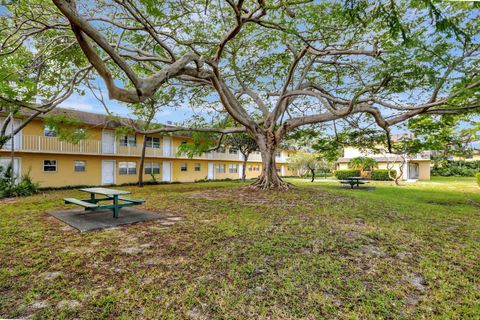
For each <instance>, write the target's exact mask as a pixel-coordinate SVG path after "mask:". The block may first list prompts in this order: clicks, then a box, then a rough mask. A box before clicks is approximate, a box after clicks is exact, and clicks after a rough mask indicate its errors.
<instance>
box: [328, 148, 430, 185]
mask: <svg viewBox="0 0 480 320" xmlns="http://www.w3.org/2000/svg"><path fill="white" fill-rule="evenodd" d="M357 157H370V158H373V159H375V160H376V161H377V164H378V169H388V168H390V169H394V170H396V171H397V173H398V174H400V166H401V165H402V162H403V160H402V158H401V156H399V155H396V154H392V153H376V152H367V151H363V150H360V149H358V148H354V147H346V148H344V150H343V157H342V158H340V159H338V160H337V163H336V169H337V170H347V169H349V162H350V160H352V159H353V158H357ZM404 157H405V160H406V162H405V164H404V167H403V176H402V180H430V151H425V152H420V153H418V154H413V155H404Z"/></svg>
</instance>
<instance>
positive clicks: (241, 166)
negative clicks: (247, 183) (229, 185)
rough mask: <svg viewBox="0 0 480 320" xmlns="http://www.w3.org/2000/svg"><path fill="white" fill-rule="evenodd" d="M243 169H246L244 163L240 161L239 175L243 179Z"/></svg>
mask: <svg viewBox="0 0 480 320" xmlns="http://www.w3.org/2000/svg"><path fill="white" fill-rule="evenodd" d="M243 170H244V169H243V164H242V163H240V164H239V165H238V177H239V178H240V179H242V173H243Z"/></svg>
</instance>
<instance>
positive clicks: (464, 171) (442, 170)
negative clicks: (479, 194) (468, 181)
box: [432, 160, 480, 177]
mask: <svg viewBox="0 0 480 320" xmlns="http://www.w3.org/2000/svg"><path fill="white" fill-rule="evenodd" d="M479 170H480V161H470V162H467V161H452V160H449V161H446V162H444V163H442V164H441V166H439V167H434V168H433V169H432V175H434V176H443V177H451V176H460V177H473V176H475V173H476V172H478V171H479Z"/></svg>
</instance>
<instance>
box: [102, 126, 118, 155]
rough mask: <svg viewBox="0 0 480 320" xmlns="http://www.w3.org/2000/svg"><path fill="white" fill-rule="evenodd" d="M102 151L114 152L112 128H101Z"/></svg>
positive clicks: (106, 152)
mask: <svg viewBox="0 0 480 320" xmlns="http://www.w3.org/2000/svg"><path fill="white" fill-rule="evenodd" d="M102 153H105V154H114V153H115V133H114V132H113V131H112V130H103V132H102Z"/></svg>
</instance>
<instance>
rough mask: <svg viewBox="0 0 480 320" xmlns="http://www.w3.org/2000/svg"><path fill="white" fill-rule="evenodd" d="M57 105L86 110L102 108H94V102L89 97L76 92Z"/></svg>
mask: <svg viewBox="0 0 480 320" xmlns="http://www.w3.org/2000/svg"><path fill="white" fill-rule="evenodd" d="M97 103H98V102H97ZM59 107H60V108H67V109H75V110H79V111H87V112H102V110H103V108H102V109H98V108H96V107H95V104H93V103H92V102H91V98H89V97H86V96H80V95H77V94H73V95H72V96H71V97H70V98H68V99H67V100H66V101H64V102H63V103H61V104H60V105H59Z"/></svg>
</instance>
